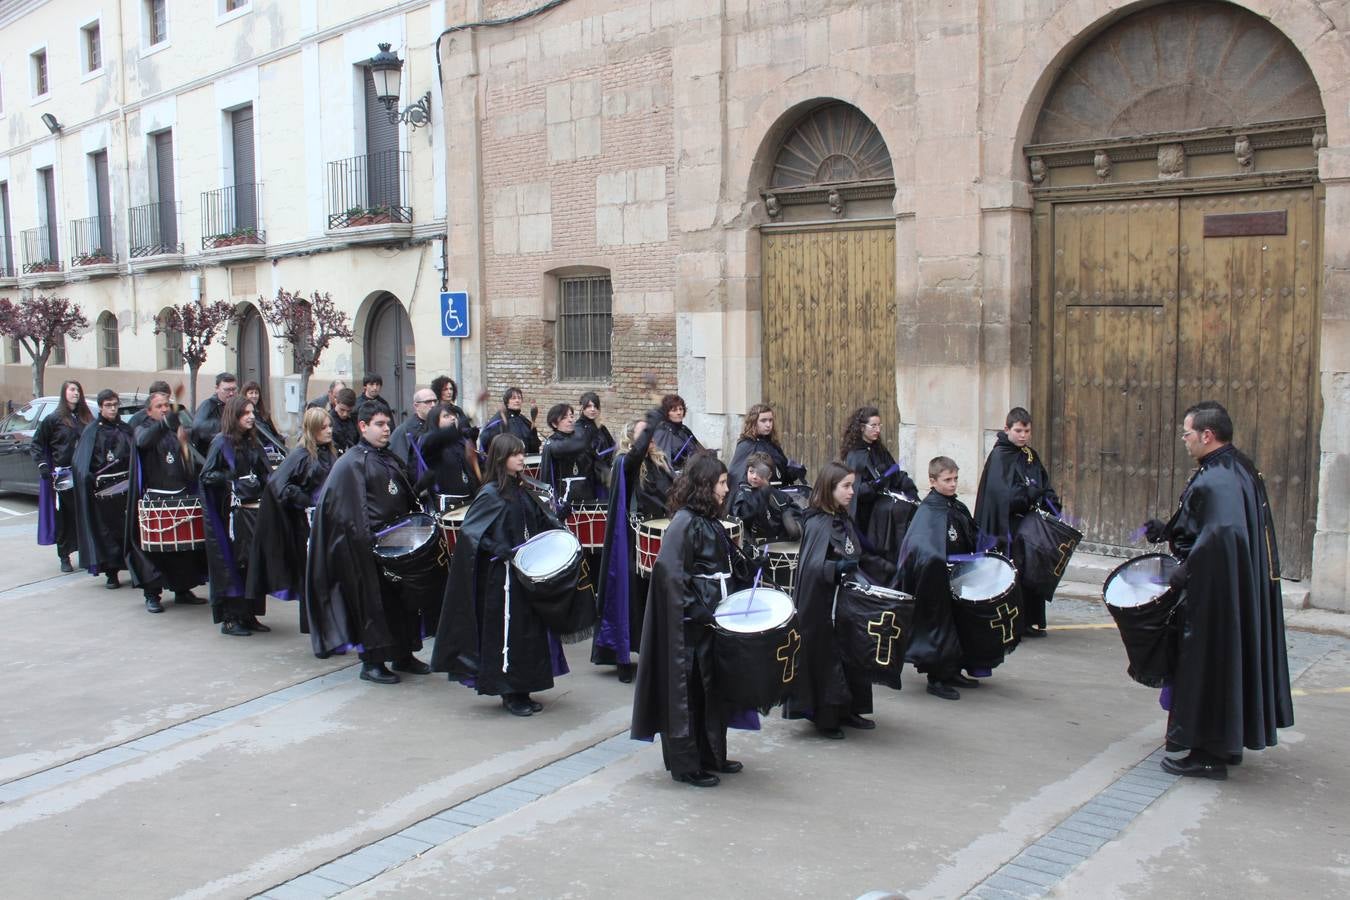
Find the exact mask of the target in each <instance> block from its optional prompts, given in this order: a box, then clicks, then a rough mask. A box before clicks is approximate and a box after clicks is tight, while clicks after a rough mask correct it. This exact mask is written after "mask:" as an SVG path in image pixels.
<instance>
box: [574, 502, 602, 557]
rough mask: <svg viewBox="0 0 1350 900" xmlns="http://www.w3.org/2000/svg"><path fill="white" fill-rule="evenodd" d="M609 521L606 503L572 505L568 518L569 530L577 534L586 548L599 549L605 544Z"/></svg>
mask: <svg viewBox="0 0 1350 900" xmlns="http://www.w3.org/2000/svg"><path fill="white" fill-rule="evenodd" d="M608 521H609V516H608V515H606V510H605V504H603V503H578V504H577V505H576V506H573V507H572V515H571V516H569V517H568V519H567V530H568V531H570V532H572V533H573V534H575V535H576V536H577V540H578V541H580V542H581V546H582V547H584V548H585V549H587V550H599V549H600V548H602V547H604V546H605V533H606V531H607V530H608Z"/></svg>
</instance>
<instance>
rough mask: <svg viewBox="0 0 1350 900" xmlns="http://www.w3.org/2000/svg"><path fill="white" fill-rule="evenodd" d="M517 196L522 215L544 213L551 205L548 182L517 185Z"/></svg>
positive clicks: (550, 191)
mask: <svg viewBox="0 0 1350 900" xmlns="http://www.w3.org/2000/svg"><path fill="white" fill-rule="evenodd" d="M517 197H518V198H519V199H518V201H517V203H518V207H517V208H518V209H519V210H520V212H521V214H522V215H525V214H529V213H546V212H548V211H549V210H550V208H551V207H552V187H551V185H549V184H548V182H538V183H535V184H522V185H518V191H517Z"/></svg>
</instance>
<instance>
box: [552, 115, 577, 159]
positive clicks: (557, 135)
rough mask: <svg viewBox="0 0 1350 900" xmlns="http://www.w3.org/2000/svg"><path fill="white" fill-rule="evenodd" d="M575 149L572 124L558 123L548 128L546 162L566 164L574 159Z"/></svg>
mask: <svg viewBox="0 0 1350 900" xmlns="http://www.w3.org/2000/svg"><path fill="white" fill-rule="evenodd" d="M576 156H577V148H576V142H575V137H574V131H573V128H572V123H571V122H570V121H569V122H559V123H558V124H556V125H550V126H548V161H549V162H551V163H557V162H568V161H570V160H573V159H576Z"/></svg>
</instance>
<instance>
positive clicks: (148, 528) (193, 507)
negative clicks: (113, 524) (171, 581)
mask: <svg viewBox="0 0 1350 900" xmlns="http://www.w3.org/2000/svg"><path fill="white" fill-rule="evenodd" d="M136 521H137V523H138V525H139V526H140V533H141V548H142V549H143V550H148V551H152V552H156V553H176V552H178V551H180V550H196V549H197V548H199V547H203V546H205V545H206V521H205V519H203V518H202V503H201V501H200V500H198V499H197V498H196V497H190V496H188V495H187V494H185V493H182V492H174V493H169V494H157V493H156V492H155V491H153V490H151V491H146V492H145V496H144V497H142V498H141V501H140V503H139V504H137V507H136Z"/></svg>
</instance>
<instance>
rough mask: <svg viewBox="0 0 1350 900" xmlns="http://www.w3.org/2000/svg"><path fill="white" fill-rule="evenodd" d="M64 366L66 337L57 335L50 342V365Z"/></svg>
mask: <svg viewBox="0 0 1350 900" xmlns="http://www.w3.org/2000/svg"><path fill="white" fill-rule="evenodd" d="M65 364H66V336H65V335H64V334H62V335H58V336H57V337H56V339H55V340H54V341H52V365H55V366H64V365H65Z"/></svg>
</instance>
